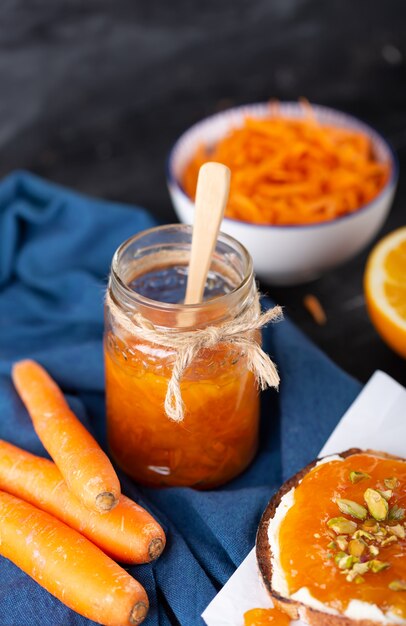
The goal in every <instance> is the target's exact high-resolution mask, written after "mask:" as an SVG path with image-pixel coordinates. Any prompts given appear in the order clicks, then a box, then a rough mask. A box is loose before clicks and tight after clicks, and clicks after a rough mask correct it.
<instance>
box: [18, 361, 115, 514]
mask: <svg viewBox="0 0 406 626" xmlns="http://www.w3.org/2000/svg"><path fill="white" fill-rule="evenodd" d="M12 376H13V382H14V385H15V387H16V389H17V391H18V393H19V395H20V397H21V399H22V401H23V402H24V404H25V406H26V408H27V410H28V412H29V414H30V416H31V419H32V422H33V424H34V428H35V431H36V433H37V435H38V437H39V438H40V439H41V441H42V443H43V445H44V447H45V449H46V450H47V451H48V452H49V454H50V455H51V457H52V458H53V460H54V461H55V463H56V465H57V466H58V468H59V470H60V472H61V474H62V476H63V477H64V479H65V480H66V482H67V484H68V487H69V489H71V490H72V491H73V493H74V494H75V495H76V496H77V497H78V498H79V500H81V501H82V502H83V504H85V505H86V506H87V507H89V508H91V509H94V510H96V511H98V512H99V513H103V512H105V511H110V510H111V509H112V508H113V507H114V506H116V504H117V503H118V498H119V496H120V483H119V481H118V478H117V475H116V473H115V471H114V469H113V466H112V464H111V463H110V461H109V459H108V457H107V455H106V454H105V453H104V452H103V450H101V448H100V447H99V445H98V444H97V442H96V440H95V439H94V438H93V437H92V436H91V434H90V433H89V432H88V431H87V430H86V428H85V427H84V426H83V424H81V423H80V421H79V420H78V418H77V417H76V416H75V415H74V414H73V413H72V411H71V410H70V408H69V406H68V404H67V402H66V400H65V398H64V396H63V394H62V391H61V390H60V389H59V387H58V385H57V384H56V383H55V382H54V381H53V380H52V378H51V377H50V376H49V374H47V372H46V371H45V370H44V368H43V367H41V365H39V364H38V363H36V362H35V361H30V360H26V361H19V362H18V363H16V364H15V365H14V367H13V372H12Z"/></svg>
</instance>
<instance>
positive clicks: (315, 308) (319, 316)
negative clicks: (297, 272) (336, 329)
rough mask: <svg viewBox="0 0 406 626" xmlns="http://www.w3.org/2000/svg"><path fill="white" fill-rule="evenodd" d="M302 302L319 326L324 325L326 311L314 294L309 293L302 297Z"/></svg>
mask: <svg viewBox="0 0 406 626" xmlns="http://www.w3.org/2000/svg"><path fill="white" fill-rule="evenodd" d="M303 304H304V306H305V308H306V309H307V310H308V311H309V313H310V315H311V316H312V318H313V319H314V321H315V322H316V324H319V326H324V324H325V323H326V322H327V316H326V312H325V310H324V309H323V307H322V305H321V302H320V300H319V299H318V298H316V296H314V295H313V294H311V293H309V294H307V295H306V296H305V297H304V298H303Z"/></svg>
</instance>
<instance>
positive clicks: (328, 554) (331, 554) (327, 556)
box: [326, 552, 334, 559]
mask: <svg viewBox="0 0 406 626" xmlns="http://www.w3.org/2000/svg"><path fill="white" fill-rule="evenodd" d="M333 556H334V554H333V553H332V552H327V554H326V559H332V558H333Z"/></svg>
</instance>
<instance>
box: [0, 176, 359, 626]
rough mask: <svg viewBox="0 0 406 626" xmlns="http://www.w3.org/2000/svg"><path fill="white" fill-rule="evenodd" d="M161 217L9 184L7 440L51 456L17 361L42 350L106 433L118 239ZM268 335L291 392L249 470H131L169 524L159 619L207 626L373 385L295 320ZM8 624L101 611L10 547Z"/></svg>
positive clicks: (284, 388) (2, 346)
mask: <svg viewBox="0 0 406 626" xmlns="http://www.w3.org/2000/svg"><path fill="white" fill-rule="evenodd" d="M153 225H154V220H153V219H152V218H151V216H150V215H148V213H146V212H145V211H143V210H141V209H138V208H131V209H130V208H128V207H124V206H122V205H118V204H114V203H107V202H102V201H99V200H93V199H90V198H86V197H84V196H81V195H79V194H76V193H72V192H71V191H68V190H66V189H63V188H61V187H58V186H56V185H53V184H50V183H47V182H45V181H43V180H41V179H39V178H37V177H35V176H32V175H30V174H27V173H24V172H17V173H14V174H12V175H11V176H9V177H8V178H6V179H5V180H4V181H3V182H2V183H1V184H0V437H1V438H4V439H7V440H9V441H11V442H13V443H14V444H17V445H19V446H22V447H24V448H26V449H27V450H30V451H31V452H34V453H37V454H45V451H44V449H43V448H42V446H41V444H40V442H39V441H38V439H37V437H36V435H35V433H34V431H33V428H32V425H31V423H30V420H29V418H28V415H27V413H26V411H25V409H24V407H23V406H22V403H21V401H20V400H19V398H18V397H17V394H16V392H15V391H14V389H13V387H12V384H11V381H10V366H11V364H12V362H13V361H15V360H17V359H20V358H24V357H30V358H34V359H37V360H38V361H39V362H40V363H42V364H43V365H44V366H45V367H46V369H47V370H49V372H50V373H51V375H52V376H53V377H54V378H55V379H56V381H57V382H58V383H59V384H60V385H61V387H62V389H63V390H64V392H65V393H66V395H67V397H68V400H69V402H70V403H71V404H72V406H73V408H74V410H75V411H76V412H77V414H78V415H79V417H80V419H81V420H82V421H83V422H84V424H85V425H86V426H87V427H88V428H89V429H90V430H91V431H92V432H93V433H94V434H95V435H96V436H97V438H98V439H99V440H100V441H101V443H102V445H104V444H105V439H104V399H103V388H104V381H103V356H102V346H101V338H102V331H103V316H102V298H103V290H104V287H105V281H106V277H107V275H108V272H109V264H110V261H111V257H112V254H113V252H114V250H115V249H116V247H117V246H118V245H119V244H120V243H121V242H122V241H123V240H124V239H126V238H127V237H129V236H130V235H132V234H134V233H135V232H137V231H139V230H142V229H144V228H148V227H150V226H153ZM281 304H283V303H281ZM264 305H265V306H269V305H270V302H269V301H267V300H266V301H265V302H264ZM264 345H265V348H266V349H267V350H268V352H269V353H270V354H271V355H272V357H273V358H274V359H275V361H276V362H277V363H278V367H279V370H280V374H281V379H282V383H281V387H280V392H279V393H276V392H275V391H269V392H266V393H264V394H263V398H262V401H263V402H262V424H261V428H262V432H261V444H260V450H259V453H258V455H257V457H256V459H255V462H254V463H253V464H252V465H251V467H250V468H249V469H248V470H247V471H246V472H244V473H243V474H242V475H241V476H239V477H238V478H237V479H235V480H234V481H232V482H231V483H229V484H227V485H225V486H224V487H222V488H220V489H216V490H213V491H209V492H197V491H194V490H192V489H186V488H173V489H167V490H152V489H144V488H140V487H138V486H137V485H136V484H134V483H133V482H132V481H131V480H129V479H128V478H127V477H126V476H124V475H122V474H121V475H120V478H121V480H122V486H123V491H124V492H125V493H126V494H127V495H129V496H130V497H132V498H134V499H135V500H137V501H138V502H140V503H141V504H142V505H144V506H146V507H147V508H148V509H149V510H151V511H152V512H153V513H154V514H155V515H156V516H157V517H158V519H159V520H160V521H161V523H162V524H163V526H164V527H165V529H166V531H167V535H168V545H167V548H166V550H165V552H164V554H163V555H162V557H161V558H160V559H159V560H158V561H157V562H156V563H155V564H153V565H143V566H140V567H134V568H131V569H130V571H131V573H132V574H133V575H134V576H135V577H137V578H138V579H139V580H140V582H142V584H144V585H145V587H146V589H147V592H148V595H149V598H150V601H151V611H150V615H149V618H148V620H147V621H146V622H145V623H146V624H148V625H149V626H153V625H158V624H159V625H160V626H167V625H168V624H176V623H180V624H181V625H182V626H195V625H199V624H202V620H201V618H200V613H201V612H202V611H203V609H204V608H205V606H206V605H207V604H208V602H209V601H210V600H211V599H212V597H213V596H214V595H215V593H216V591H217V590H218V589H219V588H220V587H221V586H222V585H223V584H224V583H225V582H226V580H227V579H228V577H229V576H230V575H231V574H232V573H233V571H234V569H235V568H236V566H238V565H239V563H240V562H241V561H242V560H243V558H244V557H245V556H246V554H247V553H248V551H249V550H250V548H251V547H252V545H253V543H254V539H255V531H256V527H257V524H258V520H259V517H260V515H261V512H262V510H263V509H264V507H265V505H266V503H267V501H268V500H269V498H270V496H271V495H272V494H273V492H274V491H275V490H276V489H277V487H278V485H280V483H281V482H282V481H283V480H284V479H286V478H287V477H288V476H289V475H291V474H292V473H293V472H295V471H296V470H298V469H299V468H300V467H302V466H303V465H304V464H305V463H307V462H308V461H310V460H311V459H312V458H314V457H315V456H316V455H317V453H318V451H319V450H320V448H321V447H322V445H323V443H324V442H325V440H326V438H327V437H328V435H329V434H330V433H331V431H332V430H333V428H334V426H335V424H336V423H337V421H338V420H339V418H340V417H341V415H342V414H343V412H344V411H345V410H346V408H347V407H348V406H349V404H350V403H351V402H352V401H353V399H354V398H355V396H356V395H357V393H358V392H359V390H360V385H359V384H358V383H357V382H356V381H354V380H353V379H351V378H350V377H349V376H347V375H346V374H345V373H343V372H342V371H341V370H339V369H338V368H337V367H336V366H335V365H334V364H333V363H331V361H329V359H327V358H326V356H325V355H323V354H322V353H321V352H320V351H319V350H318V349H317V348H316V347H315V346H314V345H312V344H311V343H310V342H309V341H308V340H307V339H306V338H305V337H304V336H303V335H302V334H301V333H300V332H299V331H298V330H297V328H295V326H294V325H293V324H292V323H290V322H289V320H285V321H284V322H282V323H280V324H277V325H274V326H272V327H269V328H268V329H266V330H265V332H264ZM0 624H2V626H5V625H7V626H22V624H24V625H25V626H38V625H39V624H41V625H42V626H56V625H58V626H62V625H63V626H65V625H66V626H67V625H70V626H85V625H86V624H90V622H89V621H88V620H85V619H84V618H82V617H80V616H78V615H77V614H76V613H74V612H73V611H70V610H69V609H67V608H66V607H65V606H63V605H62V604H61V603H60V602H58V601H57V600H56V599H54V598H53V597H52V596H51V595H49V594H48V593H47V592H46V591H44V590H43V589H42V588H41V587H39V586H38V585H36V584H35V583H34V582H33V581H32V580H31V579H30V578H29V577H28V576H26V575H25V574H23V573H22V572H21V571H20V570H18V569H17V567H15V566H14V565H13V564H12V563H10V562H9V561H7V560H6V559H4V558H0Z"/></svg>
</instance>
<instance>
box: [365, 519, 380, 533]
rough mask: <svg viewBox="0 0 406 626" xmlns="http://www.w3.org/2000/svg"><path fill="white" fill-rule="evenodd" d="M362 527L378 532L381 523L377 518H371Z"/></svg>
mask: <svg viewBox="0 0 406 626" xmlns="http://www.w3.org/2000/svg"><path fill="white" fill-rule="evenodd" d="M362 528H363V529H364V530H367V531H368V532H369V533H376V532H378V530H379V524H378V522H377V521H376V520H375V519H372V518H369V519H366V520H365V522H364V523H363V524H362Z"/></svg>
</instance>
